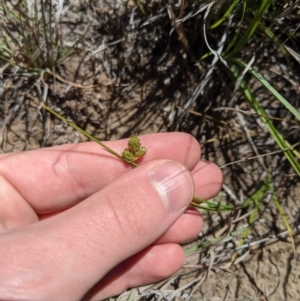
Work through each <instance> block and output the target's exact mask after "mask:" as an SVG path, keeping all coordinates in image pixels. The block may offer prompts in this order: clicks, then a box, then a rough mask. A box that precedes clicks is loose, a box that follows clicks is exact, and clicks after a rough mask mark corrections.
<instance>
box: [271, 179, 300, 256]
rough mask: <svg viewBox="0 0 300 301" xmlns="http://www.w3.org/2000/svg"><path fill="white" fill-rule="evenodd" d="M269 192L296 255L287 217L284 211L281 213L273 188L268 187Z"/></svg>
mask: <svg viewBox="0 0 300 301" xmlns="http://www.w3.org/2000/svg"><path fill="white" fill-rule="evenodd" d="M270 191H271V193H272V198H273V202H274V204H275V206H276V209H277V211H278V212H279V214H280V215H281V218H282V221H283V223H284V225H285V227H286V229H287V231H288V233H289V236H290V238H291V242H292V247H293V251H294V253H295V254H296V247H295V240H294V237H293V232H292V230H291V227H290V224H289V222H288V219H287V217H286V215H285V213H284V211H283V209H282V207H281V205H280V202H279V200H278V197H277V195H276V193H275V191H274V188H273V186H272V185H270Z"/></svg>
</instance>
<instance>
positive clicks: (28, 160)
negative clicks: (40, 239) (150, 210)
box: [0, 133, 200, 214]
mask: <svg viewBox="0 0 300 301" xmlns="http://www.w3.org/2000/svg"><path fill="white" fill-rule="evenodd" d="M140 139H141V142H142V144H143V145H144V146H145V147H147V149H148V152H147V154H146V155H145V157H144V158H143V159H142V160H141V162H140V164H142V163H143V162H148V161H151V160H156V159H170V160H175V161H178V162H180V163H181V164H183V165H185V166H186V167H187V168H188V169H192V168H194V166H195V165H196V164H197V162H198V161H199V158H200V147H199V144H198V142H197V141H196V140H195V139H194V138H193V137H192V136H191V135H188V134H184V133H160V134H150V135H145V136H141V137H140ZM105 144H106V145H107V146H109V147H110V148H112V149H113V150H115V151H116V152H118V153H121V152H122V151H123V150H124V148H125V147H126V146H127V139H123V140H118V141H109V142H105ZM130 169H131V167H130V166H129V165H128V164H127V163H125V162H123V161H121V160H120V159H118V158H116V157H114V156H113V155H111V154H110V153H108V152H106V151H105V150H103V149H102V148H101V147H100V146H99V145H98V144H96V143H94V142H85V143H79V144H68V145H61V146H55V147H51V148H45V149H38V150H33V151H28V152H21V153H12V154H4V155H1V156H0V175H2V176H3V177H4V178H5V179H6V181H8V182H9V183H10V184H11V185H12V186H13V187H14V189H15V190H17V191H18V192H19V193H20V194H21V195H22V197H23V198H24V200H25V201H27V202H28V203H29V204H30V206H31V207H32V208H33V209H34V210H35V212H36V213H38V214H44V213H50V212H55V211H57V210H62V209H65V208H68V207H70V206H73V205H75V204H77V203H79V202H80V201H82V200H83V199H85V198H87V197H89V196H90V195H92V194H94V193H95V192H96V191H98V190H100V189H101V188H103V187H104V186H105V185H107V184H108V183H110V182H111V181H113V180H114V179H116V178H117V177H119V176H120V175H122V174H124V173H125V172H126V171H128V170H130Z"/></svg>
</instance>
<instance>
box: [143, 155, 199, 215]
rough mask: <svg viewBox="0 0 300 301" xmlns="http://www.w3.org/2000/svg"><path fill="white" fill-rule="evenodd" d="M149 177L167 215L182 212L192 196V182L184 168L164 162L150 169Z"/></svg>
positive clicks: (171, 162)
mask: <svg viewBox="0 0 300 301" xmlns="http://www.w3.org/2000/svg"><path fill="white" fill-rule="evenodd" d="M149 177H150V180H151V182H152V184H153V186H154V187H155V189H156V190H157V191H158V193H159V195H160V196H161V199H162V201H163V202H164V205H165V207H166V209H167V212H168V214H172V213H175V212H178V211H183V210H184V209H185V208H186V207H187V206H188V205H189V203H190V201H191V200H192V198H193V194H194V182H193V178H192V176H191V174H190V172H189V171H188V170H187V169H186V168H185V167H184V166H182V165H181V164H179V163H177V162H174V161H164V162H163V163H162V164H159V165H156V166H155V167H154V168H153V169H152V171H151V172H150V174H149Z"/></svg>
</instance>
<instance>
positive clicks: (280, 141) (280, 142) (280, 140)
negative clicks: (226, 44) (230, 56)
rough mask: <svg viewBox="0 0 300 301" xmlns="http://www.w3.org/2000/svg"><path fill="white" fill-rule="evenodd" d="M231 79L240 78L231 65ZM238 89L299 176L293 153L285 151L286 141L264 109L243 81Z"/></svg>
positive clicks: (234, 66) (235, 68)
mask: <svg viewBox="0 0 300 301" xmlns="http://www.w3.org/2000/svg"><path fill="white" fill-rule="evenodd" d="M231 71H232V72H231V74H230V75H231V77H232V78H233V79H234V80H235V81H237V79H238V78H239V76H240V73H239V71H238V69H237V66H236V65H233V66H232V68H231ZM240 89H241V91H242V92H243V94H244V96H245V98H246V99H247V100H248V102H249V103H250V104H251V106H252V107H253V109H254V110H255V111H256V113H257V114H258V115H259V117H260V118H261V120H262V121H263V122H264V123H265V125H266V127H267V128H268V130H269V132H270V133H271V135H272V136H273V138H274V140H275V141H276V143H277V144H278V146H279V147H280V149H281V150H282V151H283V152H284V155H285V156H286V158H287V159H288V160H289V162H290V164H291V166H292V167H293V168H294V170H295V172H296V173H297V174H298V175H299V176H300V166H299V164H298V162H297V161H296V159H295V157H294V156H293V153H292V151H291V150H290V149H287V148H288V146H289V145H290V144H289V143H286V141H285V140H284V139H283V137H282V136H281V134H280V133H279V132H278V131H277V130H276V128H275V126H274V125H273V123H272V122H271V120H270V119H269V118H268V117H267V116H268V114H266V112H265V111H264V109H263V108H262V107H261V105H260V104H259V102H258V101H257V99H256V98H255V96H254V95H253V93H252V92H251V91H250V89H249V88H248V86H247V84H246V82H245V81H242V82H241V84H240Z"/></svg>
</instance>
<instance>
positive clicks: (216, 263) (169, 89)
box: [0, 0, 300, 300]
mask: <svg viewBox="0 0 300 301" xmlns="http://www.w3.org/2000/svg"><path fill="white" fill-rule="evenodd" d="M32 1H33V0H32ZM135 2H136V4H134V3H133V2H130V1H129V2H125V1H121V0H120V1H113V2H111V1H93V0H90V1H76V2H75V1H73V2H72V1H71V3H70V4H68V3H67V2H64V1H57V3H56V2H54V1H52V2H51V1H50V0H49V1H45V0H44V1H38V2H34V1H33V2H30V1H27V2H26V5H25V4H24V3H25V1H24V2H22V3H23V4H22V6H21V5H20V3H19V2H17V1H15V2H7V1H4V0H0V14H1V21H0V22H1V28H2V29H0V76H1V81H0V97H1V100H2V101H1V103H0V114H1V120H2V124H1V136H0V137H1V141H0V142H1V149H2V152H8V151H14V150H25V149H32V148H37V147H42V146H50V145H55V144H61V143H65V142H78V141H81V140H82V139H83V138H82V137H80V136H79V134H78V133H76V132H75V131H73V130H71V129H69V128H67V126H66V125H65V124H64V123H62V122H60V121H58V120H56V119H54V118H53V117H52V116H49V115H48V114H46V113H45V112H44V111H43V110H41V109H40V105H39V104H40V102H41V101H42V102H45V103H46V104H47V105H48V106H51V107H53V108H55V109H56V110H58V111H59V112H60V113H62V114H63V115H64V116H65V117H66V118H69V119H71V120H73V121H74V122H75V123H76V124H77V125H79V126H80V127H81V128H83V129H84V130H86V131H88V132H89V133H91V134H92V135H94V136H95V137H97V138H98V139H100V140H107V139H116V138H122V137H128V136H130V135H131V134H132V133H138V134H143V133H148V132H160V131H171V130H177V131H185V132H189V133H191V134H193V135H194V136H195V137H197V139H198V140H199V142H200V144H201V145H202V150H203V158H206V159H209V160H212V161H214V162H216V163H217V164H219V165H220V166H222V165H225V164H228V163H231V162H234V161H240V162H238V163H236V164H231V165H227V166H224V168H223V170H224V178H225V185H224V189H223V191H222V193H221V194H220V195H219V196H218V198H217V199H216V200H215V201H219V202H222V203H223V204H231V205H234V206H236V208H238V207H239V205H240V204H241V203H244V202H245V201H246V200H247V199H249V198H250V197H251V196H252V198H254V199H255V202H253V203H254V205H253V207H251V210H246V209H239V210H234V211H232V212H230V213H223V214H221V213H205V215H204V216H205V220H206V226H205V228H204V230H203V232H202V233H201V234H200V235H199V238H198V239H197V240H195V241H194V242H192V243H191V244H189V245H187V246H185V248H186V250H187V251H186V252H187V253H188V255H187V258H186V265H185V267H184V269H183V270H181V271H180V272H179V273H178V274H177V275H175V276H173V277H172V278H170V279H168V280H167V281H164V282H162V283H159V284H155V285H153V286H148V287H146V288H140V289H138V290H137V289H135V290H132V291H130V292H128V293H125V294H124V295H123V296H121V297H120V300H127V298H128V299H129V300H138V299H143V300H144V299H145V300H163V299H164V300H173V299H174V298H175V297H176V298H179V299H178V300H199V298H200V297H201V298H206V299H203V300H264V299H263V297H265V298H266V299H265V300H269V299H268V298H271V296H273V297H274V296H275V297H274V298H275V299H274V300H280V299H281V298H283V299H285V300H292V299H289V296H290V295H289V294H290V291H291V290H293V289H295V287H293V286H292V283H293V280H292V278H293V277H294V274H295V273H296V271H295V270H294V269H293V262H294V261H295V260H296V259H295V257H293V255H292V247H291V245H290V241H289V236H288V233H287V231H286V228H285V226H284V225H283V223H282V219H281V217H280V214H279V213H278V210H277V209H276V207H275V205H274V202H273V201H274V195H275V194H276V196H277V197H278V198H279V201H280V204H281V207H282V208H284V211H285V213H286V215H287V218H288V220H289V223H290V225H291V228H292V229H293V231H294V232H293V233H294V237H295V240H296V241H295V243H296V248H299V247H298V246H299V237H298V235H297V234H298V233H299V226H298V223H299V218H300V216H299V209H298V206H299V189H300V187H299V183H298V182H299V176H298V175H297V174H296V171H295V169H293V168H292V167H291V163H290V162H289V161H288V160H287V158H286V157H285V155H284V154H283V153H282V152H278V151H280V147H279V146H278V144H277V143H276V142H275V140H274V138H273V136H272V134H270V131H269V129H268V128H267V127H266V125H265V123H264V122H263V120H262V118H261V116H260V115H261V114H259V113H258V112H257V110H256V109H255V108H253V107H252V106H251V105H250V104H249V102H248V101H247V100H246V98H245V95H244V94H243V92H242V91H240V90H239V89H237V91H236V93H233V91H234V90H235V81H234V80H233V78H232V74H230V71H229V70H230V69H229V68H228V67H232V65H235V66H236V65H237V64H236V61H235V60H237V59H238V60H240V61H243V62H246V64H248V63H249V62H251V61H252V60H253V58H254V57H255V58H254V60H253V62H252V63H251V64H252V67H253V68H254V69H255V70H256V71H258V72H259V73H260V74H262V75H263V76H264V77H265V78H266V79H267V81H268V82H269V83H271V84H272V85H273V86H274V87H275V88H276V90H277V91H278V92H279V93H280V94H281V95H282V96H284V97H285V99H287V100H288V101H289V103H290V104H291V105H292V106H293V108H295V110H299V107H300V103H299V72H298V69H299V68H298V64H299V55H298V53H299V45H300V44H299V30H298V24H299V8H298V1H292V2H291V3H288V2H287V1H285V2H284V1H270V2H271V4H270V7H269V8H268V11H267V13H266V14H264V15H263V17H262V19H261V21H260V22H259V23H258V24H253V23H252V21H253V20H254V19H255V16H256V15H255V14H254V13H253V11H254V10H255V9H257V6H259V5H261V3H262V2H268V1H239V4H238V5H235V6H234V9H233V10H232V11H230V4H232V3H234V1H227V2H225V1H216V3H214V4H213V3H212V2H211V3H210V2H209V1H181V2H176V1H175V2H174V1H154V0H153V1H135ZM35 3H38V5H37V6H36V5H35ZM259 3H260V4H259ZM14 4H16V5H17V6H14ZM40 4H43V5H40ZM228 11H230V12H229V14H228V15H227V16H226V13H227V12H228ZM223 16H226V18H224V20H223ZM27 17H30V18H27ZM20 20H21V21H22V26H23V28H24V29H26V34H24V32H23V31H22V30H21V27H20V24H19V23H18V22H20ZM219 21H222V22H220V23H218V22H219ZM251 26H252V28H253V29H255V30H254V33H253V35H251V36H249V37H248V40H247V41H246V42H245V44H244V45H243V44H242V42H241V41H242V39H241V37H243V36H244V35H246V34H247V32H248V31H249V28H251ZM255 26H256V27H255ZM237 33H238V34H239V36H237ZM237 66H238V65H237ZM238 70H239V74H242V73H243V70H244V68H242V67H241V66H238ZM242 80H244V81H245V82H246V83H247V88H248V89H249V91H251V93H252V94H253V95H254V96H255V99H256V100H257V102H258V103H259V105H260V106H261V107H262V108H263V110H264V112H265V114H266V116H267V118H268V120H271V122H272V123H273V124H274V127H275V128H276V131H277V132H278V133H280V135H281V137H282V139H283V140H284V141H286V142H288V143H289V144H290V145H294V144H296V143H298V142H299V126H300V124H299V120H297V118H296V117H295V116H294V115H293V113H292V112H290V111H289V110H288V109H286V107H285V106H284V105H283V104H282V103H281V102H280V101H279V100H278V99H276V97H275V96H274V95H272V94H271V93H270V91H269V90H268V89H266V88H265V87H264V86H263V85H262V84H261V82H259V81H257V80H256V79H255V78H254V77H253V76H251V74H249V73H246V74H244V75H243V78H242V79H241V82H242ZM266 116H265V117H266ZM287 148H289V147H288V146H287ZM297 149H298V151H299V145H298V146H295V147H294V151H292V155H293V156H294V158H295V161H296V162H297V164H298V162H299V152H297ZM264 154H269V155H266V156H261V155H264ZM250 157H256V158H253V159H252V160H248V158H250ZM241 160H242V161H241ZM297 160H298V161H297ZM268 179H271V182H267V180H268ZM264 189H265V191H263V190H264ZM270 191H274V194H273V195H272V194H271V193H270ZM262 192H263V193H262ZM254 213H255V214H254ZM251 215H252V217H251ZM251 218H252V220H251ZM249 223H251V231H250V233H247V231H246V230H245V229H247V227H248V225H249ZM279 245H280V248H282V249H283V251H282V252H281V253H282V254H283V255H282V256H283V259H280V260H277V261H276V258H277V257H276V256H277V255H278V254H277V253H276V252H279V249H280V248H278V246H279ZM264 252H265V253H267V254H268V255H267V256H265V257H267V259H264V260H263V259H261V258H262V257H263V255H261V254H264ZM281 253H280V254H281ZM259 254H260V256H262V257H259ZM274 254H275V255H274ZM276 254H277V255H276ZM280 254H279V255H280ZM279 255H278V256H279ZM272 256H273V257H272ZM274 258H275V259H274ZM250 260H252V261H251V263H250V266H251V265H252V266H253V267H254V266H255V268H256V270H257V271H258V272H257V273H254V275H251V273H252V270H251V269H250V272H249V261H250ZM260 260H263V262H264V264H265V267H266V269H269V270H271V271H272V272H270V273H271V274H272V273H273V270H272V269H273V268H274V269H275V270H276V271H277V269H276V268H275V266H276V264H277V265H279V268H278V275H277V276H276V273H275V272H274V275H273V274H272V275H273V278H271V279H270V280H268V277H267V276H265V277H263V276H262V275H263V274H264V273H265V274H268V272H266V270H264V269H263V265H262V263H261V262H260ZM272 260H273V262H274V264H273V263H272ZM270 262H271V264H270ZM282 262H285V263H287V264H286V267H289V268H288V269H287V268H286V269H287V270H285V268H284V266H283V267H281V266H280V264H281V263H282ZM283 273H284V274H283ZM260 276H261V277H262V278H264V279H265V281H266V284H265V286H268V288H266V287H264V288H262V287H261V286H260V281H259V280H258V279H260ZM282 277H283V278H282ZM227 279H228V281H227ZM229 279H230V282H229ZM241 279H243V280H241ZM266 279H267V280H266ZM276 279H278V283H279V284H278V283H277V280H276ZM241 281H245V282H246V283H247V284H248V288H247V287H244V286H243V284H242V283H241ZM268 281H269V282H268ZM271 284H272V285H271ZM273 284H274V285H273ZM277 284H278V285H277ZM227 285H228V289H229V290H228V291H227V289H226V287H227ZM129 294H131V297H130V296H129ZM213 297H214V298H215V299H212V298H213ZM226 298H227V299H226ZM247 298H248V299H247ZM283 299H282V300H283Z"/></svg>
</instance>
